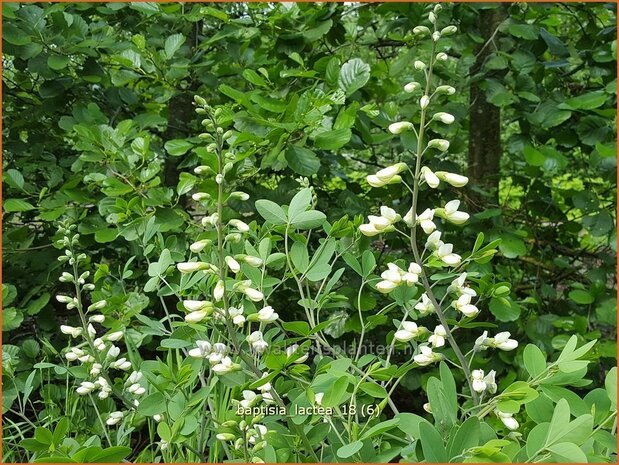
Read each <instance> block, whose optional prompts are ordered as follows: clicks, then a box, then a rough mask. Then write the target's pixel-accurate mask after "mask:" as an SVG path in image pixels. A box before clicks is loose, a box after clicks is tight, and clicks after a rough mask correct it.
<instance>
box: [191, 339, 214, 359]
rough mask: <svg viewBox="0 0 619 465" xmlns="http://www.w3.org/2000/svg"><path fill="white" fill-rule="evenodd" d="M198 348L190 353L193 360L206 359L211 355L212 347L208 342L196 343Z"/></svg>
mask: <svg viewBox="0 0 619 465" xmlns="http://www.w3.org/2000/svg"><path fill="white" fill-rule="evenodd" d="M196 346H197V347H196V348H194V349H191V350H190V351H189V356H190V357H192V358H206V357H208V356H209V354H210V353H211V350H212V346H211V343H210V342H208V341H196Z"/></svg>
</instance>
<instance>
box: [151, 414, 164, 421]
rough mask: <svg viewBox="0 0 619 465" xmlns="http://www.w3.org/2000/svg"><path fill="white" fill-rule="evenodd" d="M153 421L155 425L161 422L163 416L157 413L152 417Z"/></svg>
mask: <svg viewBox="0 0 619 465" xmlns="http://www.w3.org/2000/svg"><path fill="white" fill-rule="evenodd" d="M153 420H154V421H155V423H159V422H160V421H161V420H163V415H160V414H159V413H157V414H155V415H153Z"/></svg>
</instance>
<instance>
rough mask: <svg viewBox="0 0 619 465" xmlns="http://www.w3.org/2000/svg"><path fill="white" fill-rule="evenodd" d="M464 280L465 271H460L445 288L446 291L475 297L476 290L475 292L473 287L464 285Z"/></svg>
mask: <svg viewBox="0 0 619 465" xmlns="http://www.w3.org/2000/svg"><path fill="white" fill-rule="evenodd" d="M465 281H466V273H462V274H461V275H460V276H458V277H457V278H456V279H454V280H453V281H452V282H451V284H450V285H449V287H448V288H447V292H449V293H454V294H457V295H460V294H468V295H470V296H471V297H475V296H476V295H477V292H475V290H474V289H472V288H470V287H468V286H465V285H464V282H465Z"/></svg>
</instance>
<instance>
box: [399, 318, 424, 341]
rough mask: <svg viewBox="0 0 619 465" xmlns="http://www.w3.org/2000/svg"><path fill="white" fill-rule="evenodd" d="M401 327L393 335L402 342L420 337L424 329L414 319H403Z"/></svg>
mask: <svg viewBox="0 0 619 465" xmlns="http://www.w3.org/2000/svg"><path fill="white" fill-rule="evenodd" d="M401 328H402V329H399V330H397V331H396V332H395V334H394V335H393V337H394V339H395V340H396V341H400V342H408V341H410V340H411V339H413V338H416V337H418V336H419V334H420V333H421V331H422V328H420V327H418V326H417V324H416V323H415V322H413V321H403V322H402V324H401Z"/></svg>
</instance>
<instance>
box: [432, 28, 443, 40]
mask: <svg viewBox="0 0 619 465" xmlns="http://www.w3.org/2000/svg"><path fill="white" fill-rule="evenodd" d="M440 38H441V33H440V32H438V31H434V32H433V33H432V40H433V41H434V42H438V40H439V39H440Z"/></svg>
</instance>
